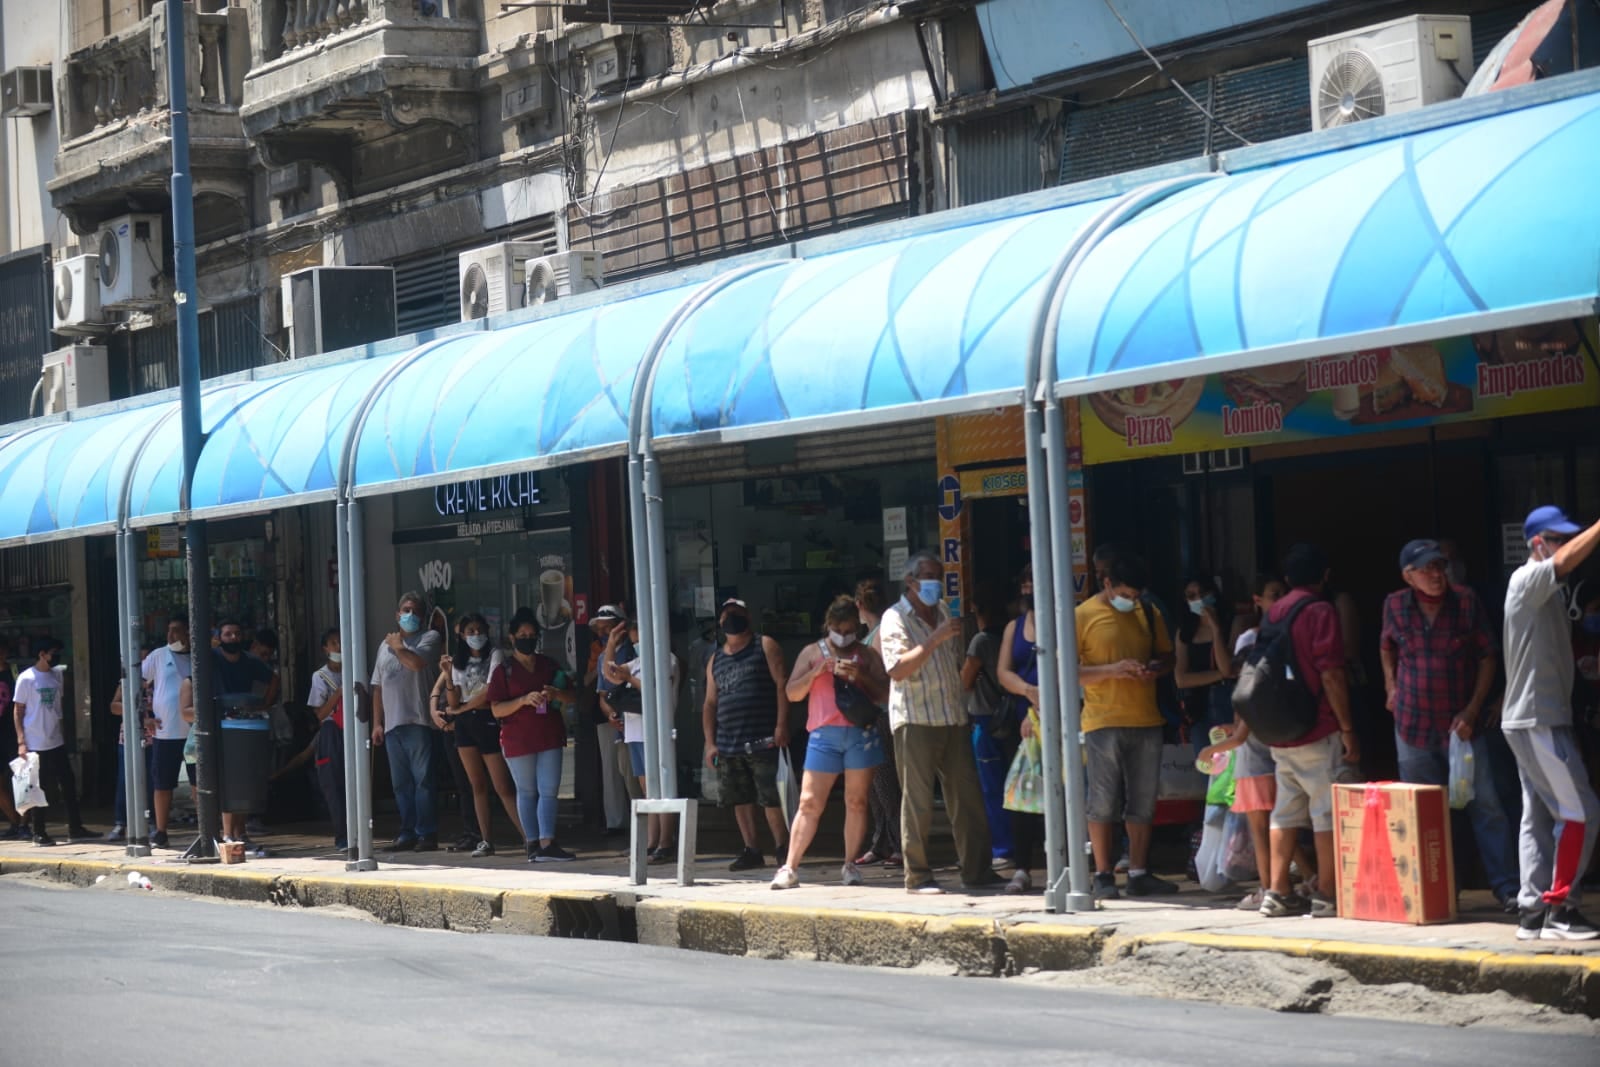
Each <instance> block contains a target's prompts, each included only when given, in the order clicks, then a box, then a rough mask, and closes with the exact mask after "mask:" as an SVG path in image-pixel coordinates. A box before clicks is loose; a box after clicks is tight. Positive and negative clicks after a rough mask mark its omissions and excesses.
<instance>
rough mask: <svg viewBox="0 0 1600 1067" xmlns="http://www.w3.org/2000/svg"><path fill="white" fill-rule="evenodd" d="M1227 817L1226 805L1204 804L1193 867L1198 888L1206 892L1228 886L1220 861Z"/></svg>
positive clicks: (1214, 891)
mask: <svg viewBox="0 0 1600 1067" xmlns="http://www.w3.org/2000/svg"><path fill="white" fill-rule="evenodd" d="M1227 818H1228V808H1227V805H1225V804H1207V805H1206V816H1205V829H1204V830H1203V831H1201V834H1200V851H1199V852H1196V853H1195V857H1194V869H1195V873H1197V874H1198V875H1199V876H1200V888H1201V889H1204V890H1205V891H1206V892H1207V893H1220V892H1222V891H1223V890H1224V889H1226V888H1227V887H1228V879H1227V877H1226V876H1225V875H1224V874H1223V873H1222V865H1221V862H1220V859H1221V854H1222V848H1223V843H1224V836H1225V835H1224V829H1225V827H1226V825H1227Z"/></svg>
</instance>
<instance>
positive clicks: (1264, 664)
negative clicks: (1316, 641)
mask: <svg viewBox="0 0 1600 1067" xmlns="http://www.w3.org/2000/svg"><path fill="white" fill-rule="evenodd" d="M1314 603H1317V598H1316V597H1307V598H1305V599H1304V600H1302V601H1300V603H1298V604H1296V605H1295V606H1294V607H1292V608H1290V609H1289V613H1288V614H1287V615H1285V616H1284V617H1283V619H1282V620H1281V621H1279V622H1268V621H1266V620H1265V619H1263V620H1262V621H1261V629H1260V630H1258V631H1257V632H1256V643H1255V644H1254V645H1252V646H1251V648H1250V651H1248V652H1246V653H1245V660H1244V666H1242V667H1241V668H1239V680H1238V682H1237V683H1235V685H1234V687H1233V711H1234V714H1236V715H1238V716H1239V718H1241V719H1243V720H1244V721H1245V723H1246V724H1247V725H1248V726H1249V727H1250V732H1251V733H1252V734H1254V735H1255V736H1256V737H1257V738H1259V739H1260V740H1261V741H1262V742H1263V743H1265V744H1268V745H1287V744H1293V743H1294V742H1295V741H1298V740H1300V739H1301V738H1302V737H1304V736H1305V735H1306V734H1308V733H1310V732H1311V730H1312V728H1313V727H1314V726H1316V724H1317V698H1316V697H1315V696H1313V695H1312V694H1311V690H1310V689H1309V688H1308V687H1307V686H1306V683H1305V680H1304V677H1303V673H1304V672H1300V673H1299V674H1297V673H1296V671H1297V667H1296V666H1295V663H1294V638H1293V636H1292V631H1293V628H1294V620H1295V619H1296V618H1297V617H1298V616H1299V614H1300V612H1301V610H1302V609H1304V608H1305V607H1306V605H1308V604H1314Z"/></svg>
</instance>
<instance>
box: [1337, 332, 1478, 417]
mask: <svg viewBox="0 0 1600 1067" xmlns="http://www.w3.org/2000/svg"><path fill="white" fill-rule="evenodd" d="M1377 358H1378V375H1377V381H1375V382H1374V383H1373V385H1372V387H1371V391H1370V393H1369V394H1368V395H1366V396H1363V397H1362V400H1363V403H1362V405H1361V412H1360V414H1359V415H1358V416H1357V418H1356V421H1357V422H1362V423H1374V422H1404V421H1406V420H1408V419H1423V418H1432V417H1435V416H1438V415H1456V414H1461V413H1463V412H1468V411H1471V410H1472V407H1473V400H1472V390H1471V389H1468V388H1467V387H1466V386H1464V385H1461V384H1459V383H1456V382H1452V381H1450V379H1449V378H1448V377H1447V376H1446V374H1445V366H1444V358H1443V357H1442V356H1440V354H1439V350H1438V349H1437V348H1436V347H1434V346H1433V345H1426V344H1423V345H1397V346H1396V347H1394V348H1387V349H1379V350H1378V352H1377Z"/></svg>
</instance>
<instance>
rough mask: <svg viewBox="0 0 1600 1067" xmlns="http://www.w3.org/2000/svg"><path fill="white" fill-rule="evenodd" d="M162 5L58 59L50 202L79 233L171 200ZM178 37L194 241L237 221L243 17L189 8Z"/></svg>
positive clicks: (241, 185) (244, 148)
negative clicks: (183, 53)
mask: <svg viewBox="0 0 1600 1067" xmlns="http://www.w3.org/2000/svg"><path fill="white" fill-rule="evenodd" d="M166 10H167V4H165V3H161V4H157V5H155V10H154V12H153V13H152V14H151V15H150V16H149V17H148V18H145V19H144V20H142V21H141V22H138V23H136V24H135V25H133V26H132V27H130V28H128V29H126V30H124V31H122V32H121V33H118V34H114V35H112V36H109V37H106V38H103V39H101V40H99V41H97V42H95V43H94V44H93V45H90V46H89V47H88V48H85V49H82V50H80V51H78V52H75V53H73V54H72V55H70V56H68V57H67V61H66V64H65V72H64V74H63V77H62V79H61V84H60V85H59V86H58V87H57V94H56V98H57V100H58V101H59V106H58V109H57V112H58V122H59V123H60V135H61V141H60V148H59V149H58V150H57V153H56V161H55V174H56V176H55V177H54V178H53V179H51V181H50V182H49V185H48V188H49V190H50V197H51V200H52V201H53V202H54V204H55V206H56V208H57V210H59V211H61V212H62V213H63V214H65V215H66V216H67V218H68V220H69V221H70V223H71V224H72V227H73V229H74V230H76V231H77V232H78V233H89V232H92V231H93V230H94V228H95V226H96V225H97V224H98V223H100V222H102V221H104V220H105V219H107V218H110V217H112V216H115V215H122V214H126V213H127V212H128V211H130V210H135V211H158V212H159V211H163V210H164V209H165V208H166V206H167V204H168V203H169V201H170V195H171V193H170V188H171V187H170V181H171V177H172V140H171V125H170V123H169V121H168V110H167V72H166ZM184 14H185V18H186V19H187V20H188V26H187V32H186V33H185V35H184V36H185V39H186V40H187V41H188V42H189V53H188V56H187V60H188V63H187V71H188V83H189V84H188V96H189V116H190V117H189V136H190V140H191V149H192V158H193V172H194V180H195V225H196V229H197V231H198V233H199V234H200V236H201V237H202V238H203V239H212V238H215V237H220V236H224V235H226V234H227V233H230V232H235V231H237V230H241V229H243V228H245V227H244V218H243V215H244V210H245V204H246V202H247V195H248V191H249V184H250V182H249V175H248V172H247V170H246V166H247V164H248V161H249V154H250V152H249V144H248V142H247V141H246V140H245V135H244V127H243V125H242V124H241V123H240V120H239V104H240V102H241V101H242V99H243V96H244V79H245V72H246V70H247V68H248V67H249V65H250V35H249V32H248V25H249V23H248V16H247V13H246V12H245V10H244V9H243V8H236V7H230V8H226V9H224V10H222V11H218V12H213V13H200V12H197V11H196V10H195V9H194V5H189V6H187V7H186V8H185V9H184Z"/></svg>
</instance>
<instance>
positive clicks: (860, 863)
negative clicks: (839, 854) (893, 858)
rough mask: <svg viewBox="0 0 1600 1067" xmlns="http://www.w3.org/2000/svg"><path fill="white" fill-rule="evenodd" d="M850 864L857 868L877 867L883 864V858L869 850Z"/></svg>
mask: <svg viewBox="0 0 1600 1067" xmlns="http://www.w3.org/2000/svg"><path fill="white" fill-rule="evenodd" d="M850 862H851V863H853V864H855V865H856V866H857V867H876V866H877V865H878V864H880V863H882V862H883V857H882V856H880V855H878V854H877V853H876V852H874V851H872V850H871V849H868V850H867V851H865V852H863V853H862V854H861V855H859V856H857V857H856V858H855V859H853V860H851V861H850Z"/></svg>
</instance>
